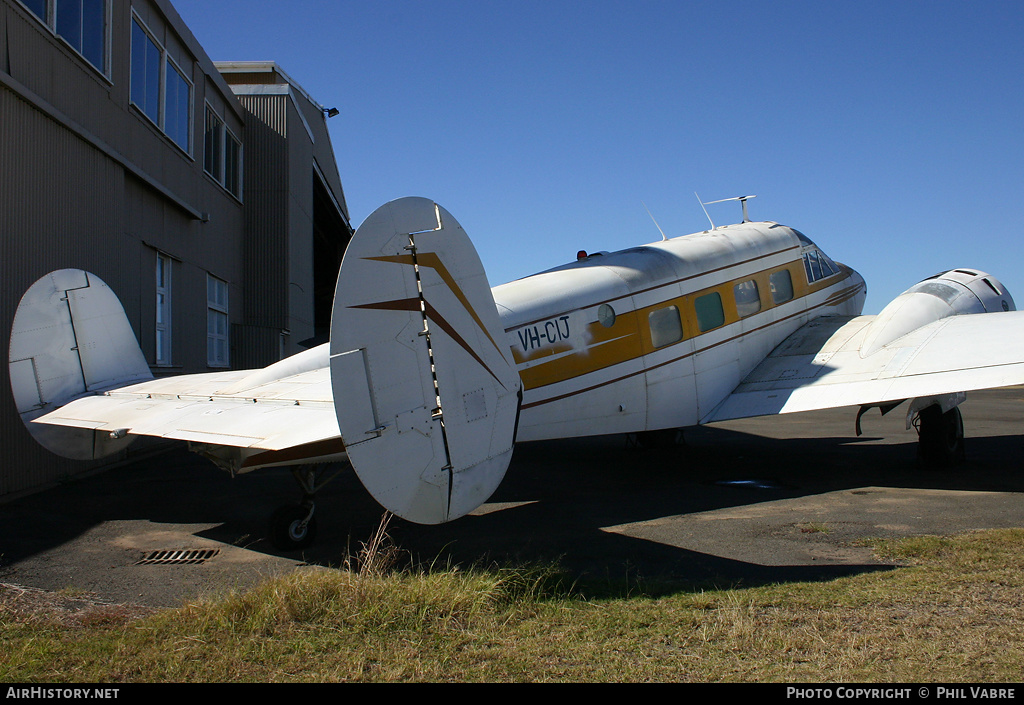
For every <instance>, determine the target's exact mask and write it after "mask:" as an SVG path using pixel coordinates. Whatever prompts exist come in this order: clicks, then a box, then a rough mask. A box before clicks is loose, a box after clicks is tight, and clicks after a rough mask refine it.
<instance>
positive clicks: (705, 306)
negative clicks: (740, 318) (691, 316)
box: [693, 291, 725, 333]
mask: <svg viewBox="0 0 1024 705" xmlns="http://www.w3.org/2000/svg"><path fill="white" fill-rule="evenodd" d="M693 307H694V308H695V309H696V310H697V328H699V329H700V332H701V333H703V332H704V331H706V330H711V329H712V328H718V327H719V326H721V325H724V324H725V310H724V309H723V308H722V295H721V294H719V293H718V292H717V291H712V292H711V293H710V294H704V295H703V296H698V297H697V300H696V301H694V302H693Z"/></svg>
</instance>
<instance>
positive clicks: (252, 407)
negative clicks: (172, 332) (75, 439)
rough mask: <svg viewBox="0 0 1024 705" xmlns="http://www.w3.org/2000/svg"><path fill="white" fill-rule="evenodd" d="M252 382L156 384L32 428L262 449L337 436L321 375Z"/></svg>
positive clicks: (200, 378) (70, 406)
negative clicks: (51, 427) (67, 428)
mask: <svg viewBox="0 0 1024 705" xmlns="http://www.w3.org/2000/svg"><path fill="white" fill-rule="evenodd" d="M251 375H252V373H251V371H241V372H222V373H208V374H197V375H183V376H180V377H170V378H164V379H155V380H151V381H148V382H142V383H140V384H133V385H130V386H127V387H121V388H119V389H115V390H112V391H108V392H105V393H102V394H98V395H94V396H86V397H82V398H80V399H76V400H74V401H71V402H69V403H67V404H65V405H64V406H62V407H60V408H59V409H57V410H56V411H52V412H50V413H49V414H46V415H44V416H41V417H40V418H38V419H36V423H45V424H51V425H57V426H71V427H76V428H87V429H90V430H93V431H108V432H115V431H122V430H123V431H125V432H130V433H131V434H133V435H141V436H158V437H161V438H173V439H177V440H184V441H193V442H200V443H211V444H215V445H226V446H236V447H242V448H260V449H266V450H281V449H284V448H290V447H292V446H298V445H302V444H305V443H312V442H316V441H321V440H326V439H328V438H337V437H338V436H339V435H340V432H339V430H338V419H337V416H336V415H335V412H334V401H333V398H332V395H331V380H330V370H329V369H328V368H326V367H323V368H320V369H314V370H307V371H304V372H299V373H297V374H293V375H290V376H286V377H282V378H278V379H271V380H269V381H263V382H260V381H259V380H256V381H255V382H254V383H253V384H246V383H245V380H246V379H247V378H250V377H251Z"/></svg>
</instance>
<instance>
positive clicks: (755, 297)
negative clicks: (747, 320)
mask: <svg viewBox="0 0 1024 705" xmlns="http://www.w3.org/2000/svg"><path fill="white" fill-rule="evenodd" d="M732 293H733V296H734V297H735V298H736V313H738V314H739V315H740V318H744V317H746V316H750V315H753V314H755V313H757V312H758V311H760V310H761V294H760V292H758V290H757V282H756V281H754V280H753V279H749V280H747V281H745V282H740V283H739V284H737V285H736V286H734V287H733V288H732Z"/></svg>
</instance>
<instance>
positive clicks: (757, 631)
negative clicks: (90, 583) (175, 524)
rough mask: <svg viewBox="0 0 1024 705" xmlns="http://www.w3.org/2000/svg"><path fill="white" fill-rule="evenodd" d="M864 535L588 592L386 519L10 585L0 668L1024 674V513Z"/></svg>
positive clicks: (38, 677)
mask: <svg viewBox="0 0 1024 705" xmlns="http://www.w3.org/2000/svg"><path fill="white" fill-rule="evenodd" d="M873 547H874V550H875V551H876V552H877V553H878V555H879V556H881V557H884V558H885V559H887V560H891V561H895V562H898V567H896V568H895V569H893V570H887V571H879V572H871V573H863V574H860V575H856V576H852V577H847V578H841V579H836V580H831V581H827V582H816V583H782V584H774V585H766V586H759V587H749V588H743V587H733V588H722V589H708V588H706V587H705V588H699V587H696V586H690V587H685V588H681V589H674V590H672V591H668V592H666V591H664V590H658V591H654V590H651V589H649V590H647V591H646V592H645V591H644V590H643V589H642V586H638V585H636V584H633V585H624V586H622V588H621V591H620V592H619V596H617V597H607V596H603V597H600V598H599V597H596V595H597V594H598V593H596V592H595V593H592V594H588V593H589V591H588V588H587V586H585V585H581V584H570V583H567V582H565V581H564V579H563V577H562V576H560V575H559V573H558V572H557V570H556V569H555V568H554V567H546V566H545V567H513V568H495V567H491V568H478V569H465V570H464V569H461V568H458V567H454V566H433V567H430V568H421V569H403V570H396V569H393V567H392V566H393V565H394V557H395V552H394V551H395V549H394V547H392V546H390V544H389V543H388V541H387V536H386V533H385V532H384V530H383V527H382V530H381V532H380V533H379V534H378V537H377V539H376V540H375V541H372V542H371V544H370V545H369V546H364V547H363V550H362V551H361V552H360V554H359V555H358V556H356V557H354V558H353V559H352V560H351V561H350V562H349V563H348V564H347V565H345V566H342V567H341V568H340V569H337V570H333V569H332V570H326V569H304V570H300V571H296V572H294V573H292V574H290V575H288V576H286V577H283V578H280V579H276V580H272V581H269V582H267V583H264V584H263V585H261V586H259V587H257V588H256V589H254V590H251V591H248V592H230V593H226V594H222V595H219V596H216V597H211V598H209V599H205V600H200V601H195V602H191V603H189V604H186V605H183V606H182V607H180V608H177V609H172V610H164V611H160V612H156V613H151V614H148V615H140V614H139V613H138V612H137V611H133V610H130V609H128V608H127V607H124V606H119V605H91V606H83V605H82V604H81V603H80V596H68V595H56V594H48V593H36V592H31V591H29V592H26V591H24V590H22V591H19V590H17V589H14V588H12V587H8V588H7V589H6V590H2V591H0V642H2V643H3V644H4V648H3V649H2V650H0V680H2V681H5V682H100V681H102V682H108V683H109V682H130V681H145V682H154V681H193V682H194V681H201V682H208V681H260V682H270V681H776V682H826V681H831V682H835V681H845V682H864V681H876V682H883V681H884V682H897V681H900V682H918V681H925V682H951V683H952V682H981V681H986V682H992V681H1017V680H1019V679H1020V674H1021V673H1024V654H1022V651H1021V648H1020V646H1019V645H1020V644H1024V550H1022V549H1024V530H1020V529H1014V530H1000V531H988V532H980V533H972V534H966V535H961V536H954V537H923V538H912V539H904V540H901V541H895V542H891V541H886V542H882V541H879V542H876V543H874V545H873ZM600 594H602V595H607V586H605V587H604V588H602V590H601V593H600Z"/></svg>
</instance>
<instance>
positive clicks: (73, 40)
mask: <svg viewBox="0 0 1024 705" xmlns="http://www.w3.org/2000/svg"><path fill="white" fill-rule="evenodd" d="M22 4H23V5H24V6H25V7H26V8H28V10H29V11H30V12H31V13H32V14H33V15H35V16H36V17H38V18H39V20H40V21H41V22H42V23H43V24H45V25H46V26H47V27H48V28H49V29H50V31H52V32H53V33H54V34H56V35H57V36H58V37H60V38H61V39H63V40H64V41H65V42H66V43H67V44H68V46H70V47H71V48H72V49H74V50H75V51H76V52H78V53H79V54H80V55H81V56H82V58H83V59H85V60H86V61H88V62H89V63H90V64H92V65H93V66H94V67H95V68H97V69H98V70H99V71H100V72H101V73H103V74H106V73H107V70H108V67H107V43H108V41H107V0H22Z"/></svg>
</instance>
